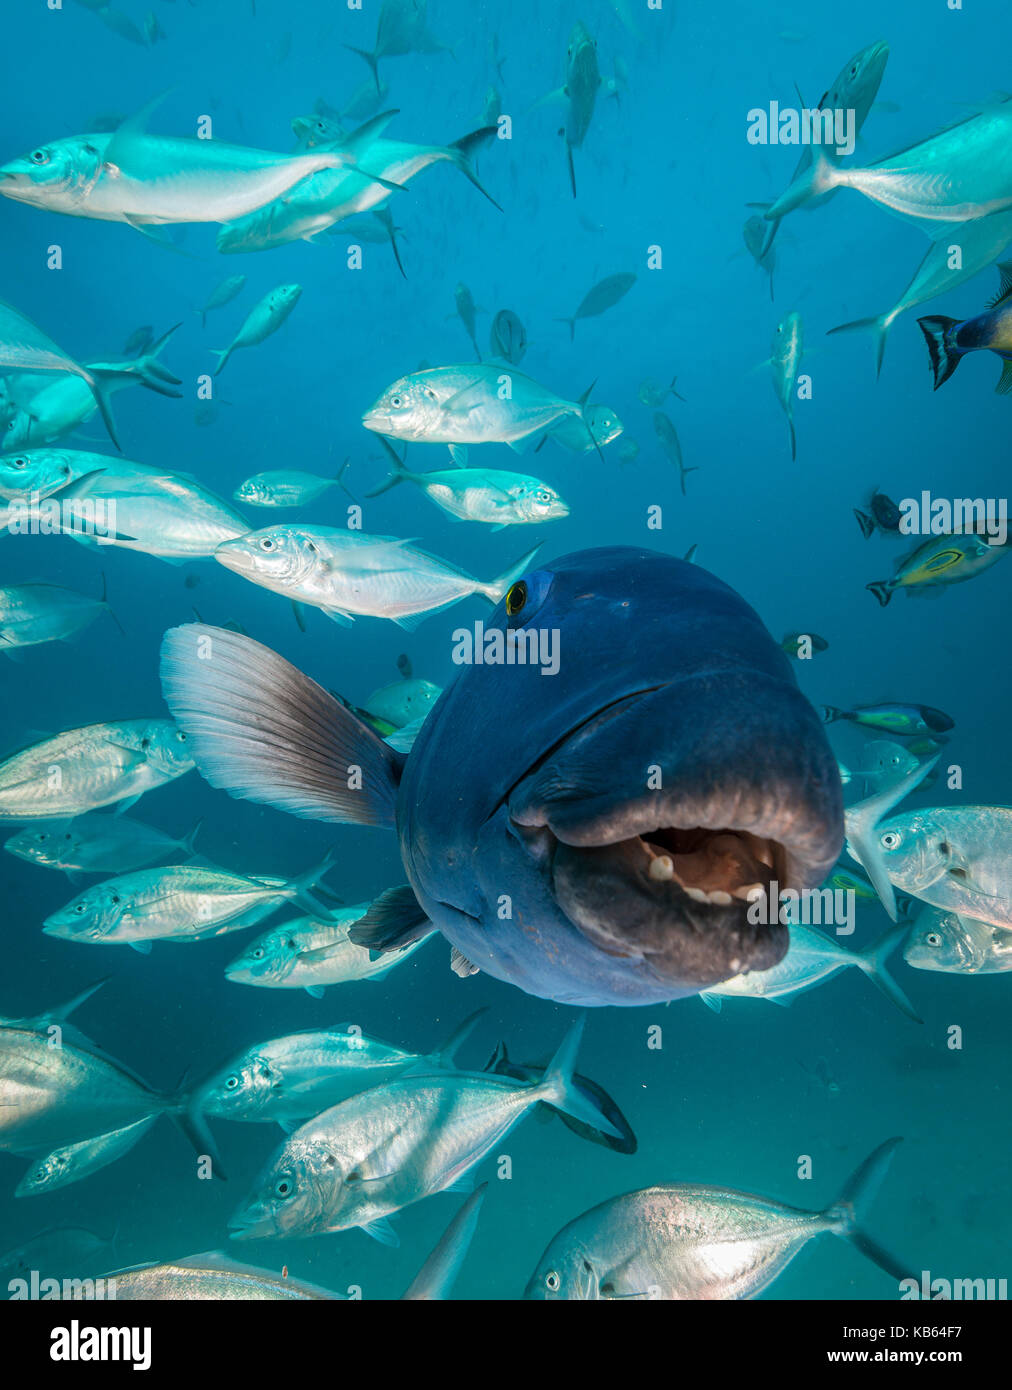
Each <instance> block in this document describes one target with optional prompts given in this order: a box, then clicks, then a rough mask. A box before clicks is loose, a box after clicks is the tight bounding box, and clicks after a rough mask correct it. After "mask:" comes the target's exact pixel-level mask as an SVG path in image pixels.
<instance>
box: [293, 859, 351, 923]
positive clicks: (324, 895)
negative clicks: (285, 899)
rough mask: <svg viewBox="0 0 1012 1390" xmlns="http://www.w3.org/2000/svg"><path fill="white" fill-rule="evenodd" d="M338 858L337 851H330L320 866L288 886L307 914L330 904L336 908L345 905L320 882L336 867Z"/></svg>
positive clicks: (314, 867) (294, 899)
mask: <svg viewBox="0 0 1012 1390" xmlns="http://www.w3.org/2000/svg"><path fill="white" fill-rule="evenodd" d="M337 857H338V856H337V851H336V850H333V849H329V850H328V851H327V853H326V854H325V855H324V857H323V858H322V859H321V860H320V862H319V864H314V865H313V867H312V868H311V869H307V870H306V872H305V873H304V874H299V876H298V878H293V879H292V881H291V882H290V883H289V884H288V885H287V887H288V890H289V891H290V893H291V895H292V900H293V901H294V902H297V903H298V904H299V906H300V907H304V908H305V909H306V910H307V912H318V911H319V910H320V907H321V906H325V905H326V903H328V902H329V903H330V904H331V905H336V906H343V905H344V904H343V903H342V901H341V899H340V898H337V897H335V896H334V894H333V893H331V892H330V890H329V889H328V888H326V887H325V886H324V885H323V884H321V882H320V880H321V879H322V878H323V877H324V875H325V874H326V873H327V872H328V871H329V870H330V869H332V868H333V867H334V865H335V864H336V862H337Z"/></svg>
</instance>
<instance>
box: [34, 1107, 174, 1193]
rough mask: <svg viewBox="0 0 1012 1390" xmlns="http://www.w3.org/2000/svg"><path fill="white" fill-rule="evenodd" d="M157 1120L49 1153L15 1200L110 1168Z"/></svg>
mask: <svg viewBox="0 0 1012 1390" xmlns="http://www.w3.org/2000/svg"><path fill="white" fill-rule="evenodd" d="M157 1118H158V1116H157V1115H147V1116H145V1117H144V1118H143V1119H140V1120H135V1121H134V1123H133V1124H131V1125H127V1126H126V1127H125V1128H123V1129H115V1130H113V1131H112V1133H111V1134H100V1135H98V1137H97V1138H95V1139H81V1140H79V1141H78V1143H76V1144H64V1145H62V1146H61V1147H60V1148H58V1149H54V1150H53V1152H52V1153H49V1154H45V1155H44V1156H43V1157H42V1158H39V1159H37V1160H36V1161H35V1162H34V1163H33V1164H32V1165H31V1167H30V1168H29V1169H28V1171H27V1172H26V1173H25V1175H24V1177H23V1178H22V1179H21V1181H20V1182H19V1183H18V1185H17V1187H16V1188H15V1189H14V1195H15V1197H37V1196H39V1195H41V1194H42V1193H48V1192H55V1191H56V1190H57V1189H58V1188H61V1187H69V1186H70V1184H71V1183H74V1182H80V1181H81V1180H82V1178H87V1177H90V1176H91V1174H92V1173H97V1172H98V1171H99V1169H100V1168H106V1167H108V1166H109V1164H110V1163H115V1162H116V1160H117V1159H118V1158H122V1157H123V1155H124V1154H127V1153H129V1152H130V1150H131V1149H132V1148H133V1147H134V1145H135V1144H138V1143H139V1142H140V1140H141V1139H143V1138H144V1136H145V1134H147V1132H148V1130H149V1129H150V1128H151V1126H152V1125H153V1124H154V1122H155V1120H156V1119H157Z"/></svg>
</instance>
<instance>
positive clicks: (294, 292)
mask: <svg viewBox="0 0 1012 1390" xmlns="http://www.w3.org/2000/svg"><path fill="white" fill-rule="evenodd" d="M301 294H302V286H301V285H278V286H277V288H276V289H273V290H271V292H270V294H266V295H264V297H263V299H261V300H260V302H259V303H258V304H254V306H253V308H252V309H251V310H250V311H249V313H248V314H247V315H246V318H245V319H244V321H243V323H242V326H241V327H240V329H239V332H238V333H237V334H236V335H235V337H234V338H233V339H232V341H231V342H230V343H229V345H228V347H227V348H215V349H214V351H215V352H216V353H217V354H218V365H217V366H216V367H215V369H214V375H215V376H217V375H218V374H219V373H220V372H221V370H222V368H223V367H224V366H225V363H226V362H227V361H228V359H229V358H230V357H231V356H232V354H233V352H235V350H236V348H241V347H254V346H255V345H256V344H257V343H262V342H263V340H264V339H265V338H269V337H270V336H271V334H272V333H276V332H277V331H278V329H279V328H280V327H281V325H282V324H283V323H284V321H285V319H287V318H288V315H289V314H290V313H291V312H292V310H293V309H294V308H295V306H296V304H298V302H299V296H300V295H301Z"/></svg>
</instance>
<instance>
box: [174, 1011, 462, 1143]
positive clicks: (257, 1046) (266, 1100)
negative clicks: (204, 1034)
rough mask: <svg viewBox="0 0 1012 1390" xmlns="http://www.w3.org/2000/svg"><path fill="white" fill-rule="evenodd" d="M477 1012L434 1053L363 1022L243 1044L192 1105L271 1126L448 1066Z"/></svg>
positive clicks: (197, 1091) (194, 1096) (197, 1092)
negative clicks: (411, 1048)
mask: <svg viewBox="0 0 1012 1390" xmlns="http://www.w3.org/2000/svg"><path fill="white" fill-rule="evenodd" d="M481 1012H482V1011H479V1012H478V1013H474V1014H472V1015H471V1016H470V1017H469V1018H468V1019H466V1020H465V1021H464V1022H463V1023H462V1024H461V1025H460V1027H459V1028H457V1029H456V1030H455V1031H454V1033H453V1035H452V1036H451V1037H450V1038H449V1039H448V1040H447V1041H446V1042H445V1043H444V1044H443V1046H442V1047H441V1048H439V1049H438V1050H437V1051H435V1052H431V1053H417V1052H407V1051H405V1049H404V1048H400V1047H396V1046H394V1045H393V1044H392V1043H385V1042H380V1041H379V1039H378V1038H371V1037H369V1036H368V1034H366V1033H363V1032H362V1030H361V1028H358V1027H355V1028H351V1027H348V1028H326V1029H312V1030H307V1031H305V1032H301V1033H289V1034H288V1035H286V1036H285V1037H282V1038H267V1039H265V1040H264V1041H263V1042H259V1043H254V1044H253V1045H252V1046H251V1047H247V1048H245V1049H244V1050H243V1051H242V1052H240V1053H239V1054H238V1055H237V1056H235V1057H233V1058H231V1059H230V1060H229V1061H228V1062H226V1063H225V1065H224V1066H222V1067H220V1068H219V1069H218V1070H217V1071H215V1072H214V1073H213V1074H212V1075H211V1076H209V1077H208V1078H207V1079H206V1080H205V1081H203V1082H201V1083H200V1085H199V1086H196V1087H195V1088H194V1090H193V1094H192V1098H191V1102H190V1104H191V1107H192V1108H193V1109H195V1110H197V1111H199V1112H200V1113H201V1114H203V1115H214V1116H217V1117H218V1118H219V1119H222V1120H236V1121H244V1122H247V1123H255V1124H262V1123H266V1124H270V1123H272V1122H278V1123H281V1122H284V1121H289V1120H305V1119H307V1118H308V1117H310V1116H312V1115H319V1114H320V1112H321V1111H323V1110H327V1109H329V1108H330V1107H331V1106H333V1105H337V1104H339V1102H341V1101H343V1100H347V1099H348V1097H349V1096H354V1095H358V1094H359V1092H360V1091H365V1090H367V1089H368V1088H369V1087H370V1086H379V1085H382V1084H383V1083H385V1082H389V1081H393V1080H394V1079H395V1078H396V1077H399V1076H404V1075H407V1074H409V1073H411V1072H421V1073H426V1074H427V1073H429V1072H434V1071H449V1070H451V1069H452V1068H453V1065H454V1057H455V1056H456V1053H457V1050H458V1049H459V1048H460V1047H461V1045H462V1044H463V1043H464V1041H465V1040H466V1039H467V1037H468V1036H469V1035H470V1033H471V1032H472V1030H473V1029H474V1025H475V1024H476V1023H477V1021H478V1019H479V1017H480V1014H481Z"/></svg>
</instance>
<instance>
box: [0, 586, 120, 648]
mask: <svg viewBox="0 0 1012 1390" xmlns="http://www.w3.org/2000/svg"><path fill="white" fill-rule="evenodd" d="M111 612H112V610H111V609H110V607H109V605H108V603H107V602H106V599H105V588H104V585H103V592H102V597H101V598H89V596H88V595H87V594H79V593H77V592H76V591H75V590H74V589H64V588H62V587H61V586H60V585H59V584H11V585H9V586H8V587H7V588H5V589H0V654H2V655H4V656H10V657H14V658H15V659H16V658H17V657H18V655H19V653H20V652H21V650H22V649H23V648H24V647H36V646H39V645H40V644H41V643H44V642H68V641H70V639H71V638H72V637H74V636H75V635H76V634H77V633H79V632H81V631H82V630H83V629H84V628H86V627H88V626H90V624H91V623H93V622H94V621H95V620H96V618H99V617H101V615H102V614H103V613H111Z"/></svg>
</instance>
